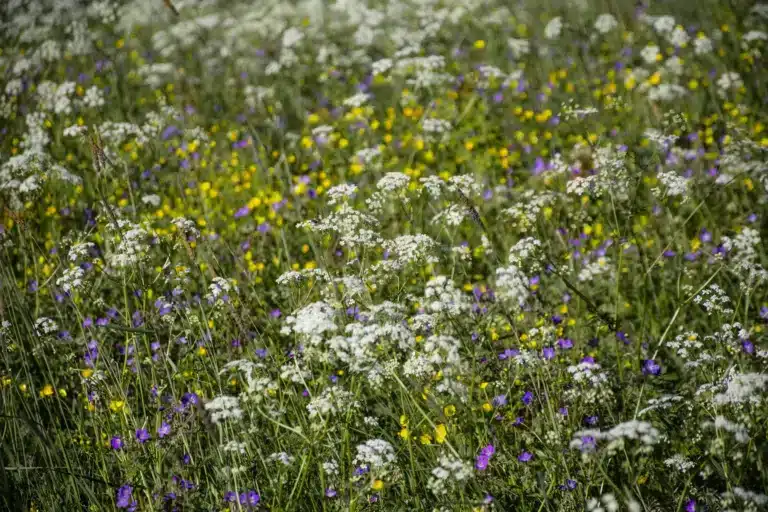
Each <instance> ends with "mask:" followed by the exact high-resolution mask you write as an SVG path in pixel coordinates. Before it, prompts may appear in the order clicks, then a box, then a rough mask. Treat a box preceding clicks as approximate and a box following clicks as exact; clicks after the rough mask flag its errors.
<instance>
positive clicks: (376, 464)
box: [353, 439, 395, 474]
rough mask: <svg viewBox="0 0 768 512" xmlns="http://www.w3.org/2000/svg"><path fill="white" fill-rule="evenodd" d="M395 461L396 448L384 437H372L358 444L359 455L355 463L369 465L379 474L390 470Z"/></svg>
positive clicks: (371, 469)
mask: <svg viewBox="0 0 768 512" xmlns="http://www.w3.org/2000/svg"><path fill="white" fill-rule="evenodd" d="M394 463H395V449H394V448H393V447H392V445H391V444H389V443H388V442H386V441H384V440H383V439H371V440H368V441H366V442H364V443H362V444H359V445H357V455H356V456H355V459H354V460H353V464H355V465H357V466H367V467H368V469H369V470H370V471H372V472H374V473H377V474H383V473H386V472H387V471H389V469H391V468H392V466H393V464H394Z"/></svg>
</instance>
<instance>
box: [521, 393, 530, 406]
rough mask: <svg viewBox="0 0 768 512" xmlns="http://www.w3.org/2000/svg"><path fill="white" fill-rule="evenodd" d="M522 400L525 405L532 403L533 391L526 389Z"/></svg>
mask: <svg viewBox="0 0 768 512" xmlns="http://www.w3.org/2000/svg"><path fill="white" fill-rule="evenodd" d="M521 400H522V402H523V403H524V404H525V405H531V402H533V392H532V391H526V392H525V393H524V394H523V398H521Z"/></svg>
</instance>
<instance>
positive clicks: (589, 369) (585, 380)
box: [568, 361, 608, 386]
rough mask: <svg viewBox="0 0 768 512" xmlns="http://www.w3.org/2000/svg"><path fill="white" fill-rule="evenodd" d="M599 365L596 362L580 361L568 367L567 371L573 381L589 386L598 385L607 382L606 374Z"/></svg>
mask: <svg viewBox="0 0 768 512" xmlns="http://www.w3.org/2000/svg"><path fill="white" fill-rule="evenodd" d="M600 369H601V367H600V365H599V364H597V363H590V362H586V361H585V362H581V363H579V364H577V365H571V366H569V367H568V373H570V374H571V378H572V379H573V382H576V383H579V384H589V385H591V386H600V385H601V384H603V383H605V382H608V375H607V374H606V373H604V372H601V371H600Z"/></svg>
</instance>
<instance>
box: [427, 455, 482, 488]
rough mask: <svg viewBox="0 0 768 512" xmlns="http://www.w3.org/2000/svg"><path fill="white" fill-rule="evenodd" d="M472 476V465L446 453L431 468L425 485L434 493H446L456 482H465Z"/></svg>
mask: <svg viewBox="0 0 768 512" xmlns="http://www.w3.org/2000/svg"><path fill="white" fill-rule="evenodd" d="M471 477H472V465H471V464H469V463H467V462H465V461H463V460H461V459H458V458H456V457H450V456H447V455H441V456H440V458H439V459H438V465H437V467H436V468H434V469H433V470H432V476H431V477H430V479H429V482H428V483H427V487H429V490H430V491H432V493H434V494H436V495H441V494H446V493H448V492H449V491H450V490H451V489H453V488H454V486H455V485H456V484H457V483H460V482H466V481H467V480H469V479H470V478H471Z"/></svg>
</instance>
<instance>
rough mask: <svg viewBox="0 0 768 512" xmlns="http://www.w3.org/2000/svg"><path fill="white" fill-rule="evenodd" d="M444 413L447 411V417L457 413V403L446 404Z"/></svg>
mask: <svg viewBox="0 0 768 512" xmlns="http://www.w3.org/2000/svg"><path fill="white" fill-rule="evenodd" d="M443 413H445V415H446V416H447V417H449V418H450V417H451V416H454V415H455V414H456V406H455V405H446V406H445V408H444V409H443Z"/></svg>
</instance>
